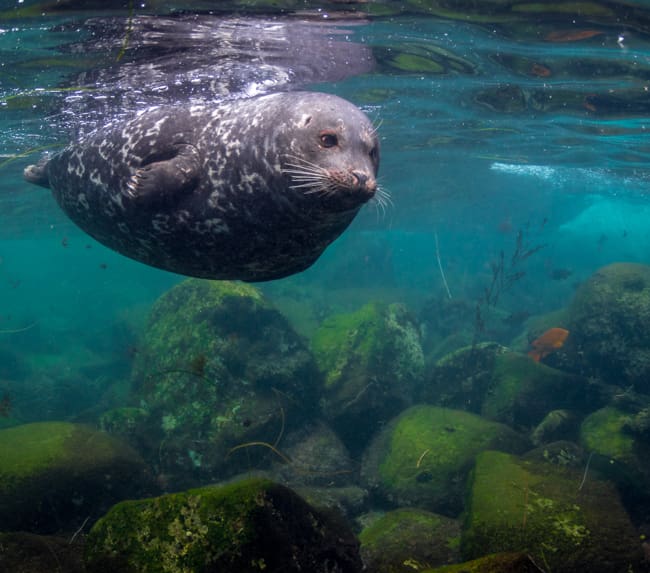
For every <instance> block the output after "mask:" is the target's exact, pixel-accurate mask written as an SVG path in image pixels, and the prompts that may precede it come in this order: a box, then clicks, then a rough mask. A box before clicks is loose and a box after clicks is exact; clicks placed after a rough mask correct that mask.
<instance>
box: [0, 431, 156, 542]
mask: <svg viewBox="0 0 650 573" xmlns="http://www.w3.org/2000/svg"><path fill="white" fill-rule="evenodd" d="M146 485H147V479H146V474H145V469H144V464H143V461H142V459H141V458H140V456H139V455H138V454H137V453H136V452H135V451H134V450H132V449H131V448H130V447H129V446H127V445H126V444H124V443H122V442H120V441H119V440H117V439H115V438H113V437H111V436H109V435H107V434H105V433H103V432H98V431H96V430H94V429H92V428H90V427H87V426H82V425H79V424H70V423H67V422H39V423H34V424H25V425H22V426H15V427H13V428H9V429H6V430H2V431H0V529H4V530H25V531H32V532H39V533H52V532H55V531H59V530H64V531H65V530H70V529H72V530H74V529H76V528H77V527H78V526H79V524H80V523H81V522H82V521H83V520H84V519H85V518H87V517H88V516H97V515H98V514H101V512H102V511H105V510H106V509H107V508H108V507H110V506H111V505H113V504H114V503H116V502H117V501H120V500H122V499H125V498H128V497H132V496H136V495H138V494H141V493H142V489H143V487H145V486H146Z"/></svg>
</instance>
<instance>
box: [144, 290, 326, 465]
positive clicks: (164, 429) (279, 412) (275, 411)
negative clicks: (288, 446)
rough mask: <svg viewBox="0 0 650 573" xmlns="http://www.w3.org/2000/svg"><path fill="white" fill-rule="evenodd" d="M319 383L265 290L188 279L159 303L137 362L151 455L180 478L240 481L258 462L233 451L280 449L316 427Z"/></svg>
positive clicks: (307, 356) (306, 353) (310, 362)
mask: <svg viewBox="0 0 650 573" xmlns="http://www.w3.org/2000/svg"><path fill="white" fill-rule="evenodd" d="M318 377H319V374H318V371H317V369H316V366H315V363H314V361H313V358H312V356H311V353H310V352H309V349H308V347H307V345H306V343H305V342H304V341H303V339H302V338H301V337H300V336H298V334H296V333H295V331H294V330H293V329H292V328H291V326H290V325H289V323H288V322H287V320H286V319H285V318H284V317H283V316H282V315H281V314H280V313H279V312H278V311H277V310H276V309H275V308H274V307H273V305H272V304H271V303H270V302H269V301H268V300H267V299H266V298H264V296H263V295H262V293H261V292H260V291H259V289H257V288H256V287H254V286H252V285H248V284H244V283H237V282H229V281H204V280H197V279H188V280H185V281H183V282H182V283H180V284H179V285H177V286H175V287H174V288H172V289H171V290H169V291H168V292H166V293H165V294H164V295H162V296H161V297H160V298H159V299H158V300H157V301H156V303H155V304H154V306H153V308H152V311H151V315H150V318H149V322H148V326H147V328H146V330H145V333H144V337H143V340H142V343H141V345H140V351H139V352H138V353H137V355H136V359H135V363H134V368H133V378H134V381H135V385H136V387H137V388H138V389H139V390H138V391H139V398H140V399H141V400H142V401H143V403H144V404H146V407H147V409H148V410H149V411H150V417H149V418H150V420H149V423H150V433H151V434H152V441H153V440H155V443H156V447H155V448H152V450H151V452H150V453H149V456H150V457H151V458H152V459H154V460H155V461H156V463H160V464H161V465H162V466H163V469H164V471H165V472H169V473H172V474H173V473H178V474H179V475H183V474H185V475H187V472H188V471H189V472H194V473H199V474H202V475H207V476H210V475H212V473H213V472H215V471H219V472H220V475H223V474H224V472H225V473H236V472H237V471H238V470H239V469H241V467H240V465H238V464H239V462H242V463H246V464H248V463H249V461H250V457H247V456H242V455H241V452H235V453H233V455H231V456H228V455H227V454H228V452H229V451H230V450H231V448H233V447H235V446H238V445H240V444H244V443H248V442H266V443H274V442H275V440H276V437H277V436H278V435H280V434H281V433H282V431H283V429H284V428H285V427H286V428H287V429H288V428H289V427H291V426H292V425H296V424H298V423H299V422H300V421H301V420H303V419H305V418H308V417H309V416H310V415H311V413H313V411H314V410H315V408H316V399H315V396H314V391H315V389H316V387H317V386H318V384H317V379H318ZM268 452H269V450H268V448H257V449H256V450H255V451H253V450H249V451H248V453H249V454H251V455H253V456H255V454H260V455H261V454H264V455H268ZM258 457H259V456H258ZM258 461H259V460H258V459H257V458H255V460H254V462H253V463H257V462H258Z"/></svg>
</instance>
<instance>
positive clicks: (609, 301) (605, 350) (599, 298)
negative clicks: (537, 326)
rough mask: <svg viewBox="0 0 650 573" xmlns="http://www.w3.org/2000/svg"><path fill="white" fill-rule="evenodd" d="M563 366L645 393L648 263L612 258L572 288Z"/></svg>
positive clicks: (649, 374) (649, 337)
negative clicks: (611, 262)
mask: <svg viewBox="0 0 650 573" xmlns="http://www.w3.org/2000/svg"><path fill="white" fill-rule="evenodd" d="M567 319H568V320H567V328H568V329H569V330H570V332H571V334H570V336H569V338H568V339H567V342H566V344H565V346H566V348H565V349H564V350H565V353H566V354H567V361H566V364H565V365H563V368H565V369H568V368H572V369H573V370H575V371H577V370H580V371H582V372H585V373H587V374H588V375H591V376H594V377H598V378H600V379H602V380H604V381H605V382H607V383H609V384H612V385H616V386H621V387H627V386H633V387H634V389H635V390H637V391H638V392H643V393H646V394H650V266H648V265H641V264H636V263H615V264H612V265H609V266H606V267H603V268H602V269H600V270H598V271H597V272H596V273H595V274H593V275H592V276H591V277H590V278H589V279H588V280H587V281H585V282H584V283H583V284H582V285H581V286H580V288H579V289H578V290H577V291H576V294H575V296H574V298H573V301H572V302H571V304H570V305H569V308H568V313H567Z"/></svg>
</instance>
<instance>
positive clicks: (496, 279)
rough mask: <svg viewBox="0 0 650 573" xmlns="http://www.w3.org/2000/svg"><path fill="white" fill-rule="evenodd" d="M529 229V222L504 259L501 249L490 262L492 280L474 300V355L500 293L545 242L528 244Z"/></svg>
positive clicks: (518, 277)
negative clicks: (481, 294) (508, 255)
mask: <svg viewBox="0 0 650 573" xmlns="http://www.w3.org/2000/svg"><path fill="white" fill-rule="evenodd" d="M529 229H530V222H528V223H526V225H525V226H524V227H523V228H521V229H519V230H518V231H517V238H516V242H515V247H514V249H513V251H512V254H511V255H510V257H509V258H508V259H506V256H505V253H504V252H503V250H501V251H499V255H498V257H497V259H496V261H493V262H492V263H490V269H491V271H492V280H491V281H490V284H489V285H488V286H487V287H485V290H484V291H483V296H481V297H480V298H479V300H478V301H477V302H476V316H475V319H474V334H473V336H472V352H471V355H472V356H473V355H474V351H475V348H476V345H477V344H478V341H479V339H480V337H481V335H482V334H484V332H485V327H486V322H487V320H488V319H489V316H490V314H491V313H492V311H493V310H494V309H495V308H496V306H497V303H498V302H499V299H500V298H501V295H502V294H504V293H506V292H508V291H509V290H510V289H511V288H512V287H513V286H514V285H515V284H517V283H518V282H519V281H520V280H521V279H522V278H523V277H524V276H526V271H525V270H523V269H522V268H521V266H522V265H523V263H525V262H526V261H527V260H528V259H529V258H530V257H532V256H533V255H534V254H536V253H538V252H539V251H540V250H542V249H543V248H544V247H546V245H545V244H539V245H535V246H530V245H529V243H528V240H527V234H528V231H529Z"/></svg>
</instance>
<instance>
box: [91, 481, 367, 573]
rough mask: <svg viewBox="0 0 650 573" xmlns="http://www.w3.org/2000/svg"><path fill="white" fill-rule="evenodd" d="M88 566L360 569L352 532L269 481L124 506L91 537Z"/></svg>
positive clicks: (186, 572)
mask: <svg viewBox="0 0 650 573" xmlns="http://www.w3.org/2000/svg"><path fill="white" fill-rule="evenodd" d="M86 564H87V567H88V570H89V571H93V572H94V573H115V572H116V571H119V572H120V573H144V572H147V573H212V572H214V573H217V572H219V573H222V572H233V573H235V572H237V573H260V572H261V571H264V570H268V571H280V570H281V571H285V572H287V573H291V572H292V571H293V572H299V571H340V572H341V573H356V572H358V571H361V568H362V564H361V559H360V557H359V553H358V542H357V541H356V539H355V537H354V535H353V534H352V533H351V531H350V530H349V529H348V528H347V527H346V526H344V525H342V524H341V523H340V522H337V521H333V520H332V518H330V517H327V516H325V515H324V514H322V513H321V512H319V511H317V510H315V509H314V508H312V507H311V506H309V505H308V504H307V503H306V502H305V501H304V500H303V499H302V498H300V497H299V496H298V495H296V494H295V493H294V492H293V491H292V490H290V489H288V488H286V487H284V486H281V485H278V484H275V483H273V482H270V481H267V480H263V479H250V480H244V481H241V482H236V483H232V484H229V485H225V486H216V487H203V488H199V489H193V490H189V491H187V492H181V493H176V494H170V495H164V496H161V497H158V498H153V499H145V500H139V501H127V502H122V503H120V504H118V505H116V506H115V507H113V508H112V509H111V510H110V511H109V512H108V514H106V516H104V517H103V518H102V519H100V520H99V521H98V522H97V523H96V524H95V526H94V527H93V529H92V530H91V532H90V534H89V535H88V539H87V543H86Z"/></svg>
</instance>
